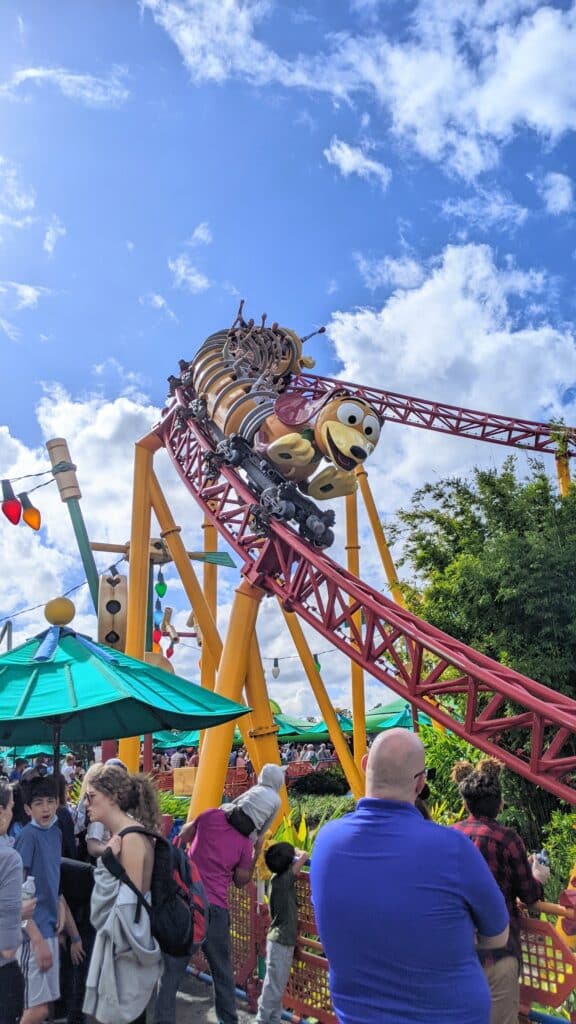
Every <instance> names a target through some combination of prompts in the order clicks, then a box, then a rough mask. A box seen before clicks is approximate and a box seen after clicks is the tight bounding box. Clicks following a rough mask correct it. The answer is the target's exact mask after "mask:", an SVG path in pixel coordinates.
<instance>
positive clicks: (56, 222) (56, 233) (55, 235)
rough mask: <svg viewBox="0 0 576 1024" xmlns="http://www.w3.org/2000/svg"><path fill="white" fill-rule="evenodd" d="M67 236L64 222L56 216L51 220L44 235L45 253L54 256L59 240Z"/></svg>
mask: <svg viewBox="0 0 576 1024" xmlns="http://www.w3.org/2000/svg"><path fill="white" fill-rule="evenodd" d="M65 236H66V228H65V227H64V225H63V223H62V221H61V220H60V218H59V217H57V216H56V215H55V214H54V215H53V216H52V217H51V218H50V223H49V224H48V227H47V228H46V234H45V235H44V242H43V244H42V248H43V249H44V252H47V253H48V255H49V256H52V255H53V254H54V249H55V248H56V243H57V241H58V239H60V238H64V237H65Z"/></svg>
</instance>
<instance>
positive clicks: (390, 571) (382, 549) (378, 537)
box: [356, 466, 406, 608]
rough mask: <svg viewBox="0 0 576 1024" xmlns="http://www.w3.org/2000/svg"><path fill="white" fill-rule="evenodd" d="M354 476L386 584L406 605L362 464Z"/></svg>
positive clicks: (393, 596) (403, 604) (393, 595)
mask: <svg viewBox="0 0 576 1024" xmlns="http://www.w3.org/2000/svg"><path fill="white" fill-rule="evenodd" d="M356 476H357V478H358V486H359V487H360V493H361V495H362V499H363V501H364V505H365V508H366V512H367V513H368V520H369V522H370V526H371V527H372V533H373V534H374V540H375V541H376V547H377V548H378V554H379V555H380V559H381V562H382V566H383V568H384V572H385V573H386V579H387V580H388V586H389V587H390V593H391V594H392V598H393V600H394V601H395V602H396V604H399V605H400V607H401V608H405V607H406V602H405V600H404V596H403V594H402V588H401V586H400V580H399V579H398V573H397V572H396V566H395V565H394V562H393V559H392V555H391V554H390V548H389V547H388V542H387V540H386V537H385V534H384V530H383V529H382V523H381V522H380V517H379V515H378V512H377V509H376V502H375V501H374V496H373V494H372V489H371V487H370V484H369V482H368V474H367V472H366V470H365V469H364V467H363V466H359V467H358V469H357V470H356Z"/></svg>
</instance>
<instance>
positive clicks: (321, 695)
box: [278, 596, 364, 800]
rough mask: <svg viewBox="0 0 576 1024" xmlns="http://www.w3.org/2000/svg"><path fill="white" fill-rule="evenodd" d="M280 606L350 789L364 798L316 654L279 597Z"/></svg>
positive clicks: (359, 774) (354, 765)
mask: <svg viewBox="0 0 576 1024" xmlns="http://www.w3.org/2000/svg"><path fill="white" fill-rule="evenodd" d="M278 603H279V605H280V608H281V609H282V614H283V616H284V619H285V622H286V625H287V626H288V629H289V630H290V635H291V637H292V639H293V641H294V646H295V647H296V650H297V651H298V654H299V655H300V661H301V662H302V665H303V667H304V671H305V672H306V675H307V676H308V680H309V682H310V686H311V687H312V692H313V694H314V696H315V697H316V700H317V702H318V707H319V708H320V713H321V715H322V718H323V719H324V721H325V722H326V725H327V726H328V733H329V735H330V740H331V742H332V744H333V746H334V750H335V751H336V754H337V756H338V760H339V761H340V764H341V765H342V770H343V772H344V774H345V776H346V778H347V779H348V783H349V785H350V789H351V790H352V793H353V794H354V796H355V798H356V800H359V799H360V797H361V796H364V776H363V774H362V772H360V771H359V770H358V768H357V767H356V764H355V763H354V758H353V757H352V754H351V753H350V748H349V746H348V744H347V742H346V740H345V738H344V733H343V732H342V729H341V728H340V722H339V721H338V716H337V714H336V712H335V711H334V708H333V706H332V702H331V700H330V697H329V696H328V693H327V691H326V687H325V686H324V683H323V682H322V676H321V675H320V673H319V671H318V669H317V668H316V662H315V661H314V656H313V654H312V651H311V650H310V647H309V646H308V643H307V641H306V637H305V636H304V631H303V629H302V626H301V625H300V622H299V621H298V619H297V617H296V616H295V615H294V614H293V613H292V612H287V611H286V609H285V608H284V605H283V604H282V599H281V598H280V596H278Z"/></svg>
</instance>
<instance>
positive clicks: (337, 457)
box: [326, 427, 357, 472]
mask: <svg viewBox="0 0 576 1024" xmlns="http://www.w3.org/2000/svg"><path fill="white" fill-rule="evenodd" d="M326 440H327V441H328V448H329V449H330V455H331V456H332V459H333V461H334V462H335V463H336V465H337V466H339V467H340V469H344V470H346V472H349V471H350V470H351V469H355V468H356V466H357V462H356V460H355V459H350V458H349V457H348V456H347V455H343V454H342V452H341V451H340V449H339V448H337V447H336V445H335V443H334V441H333V440H332V438H331V437H330V429H329V428H328V427H327V428H326Z"/></svg>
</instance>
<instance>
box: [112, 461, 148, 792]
mask: <svg viewBox="0 0 576 1024" xmlns="http://www.w3.org/2000/svg"><path fill="white" fill-rule="evenodd" d="M153 460H154V452H153V451H152V450H151V449H150V448H148V447H146V446H145V445H143V444H141V443H140V442H138V443H137V444H136V446H135V449H134V490H133V496H132V528H131V533H130V574H129V577H128V615H127V621H126V654H129V655H130V657H132V658H138V659H139V660H140V661H144V651H145V646H146V619H147V615H148V577H149V574H150V523H151V507H150V477H151V474H152V463H153ZM118 756H119V757H121V758H122V760H123V761H124V763H125V765H126V767H127V768H128V771H130V772H137V771H138V766H139V762H140V737H139V736H133V737H131V738H125V739H121V740H120V742H119V744H118Z"/></svg>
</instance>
